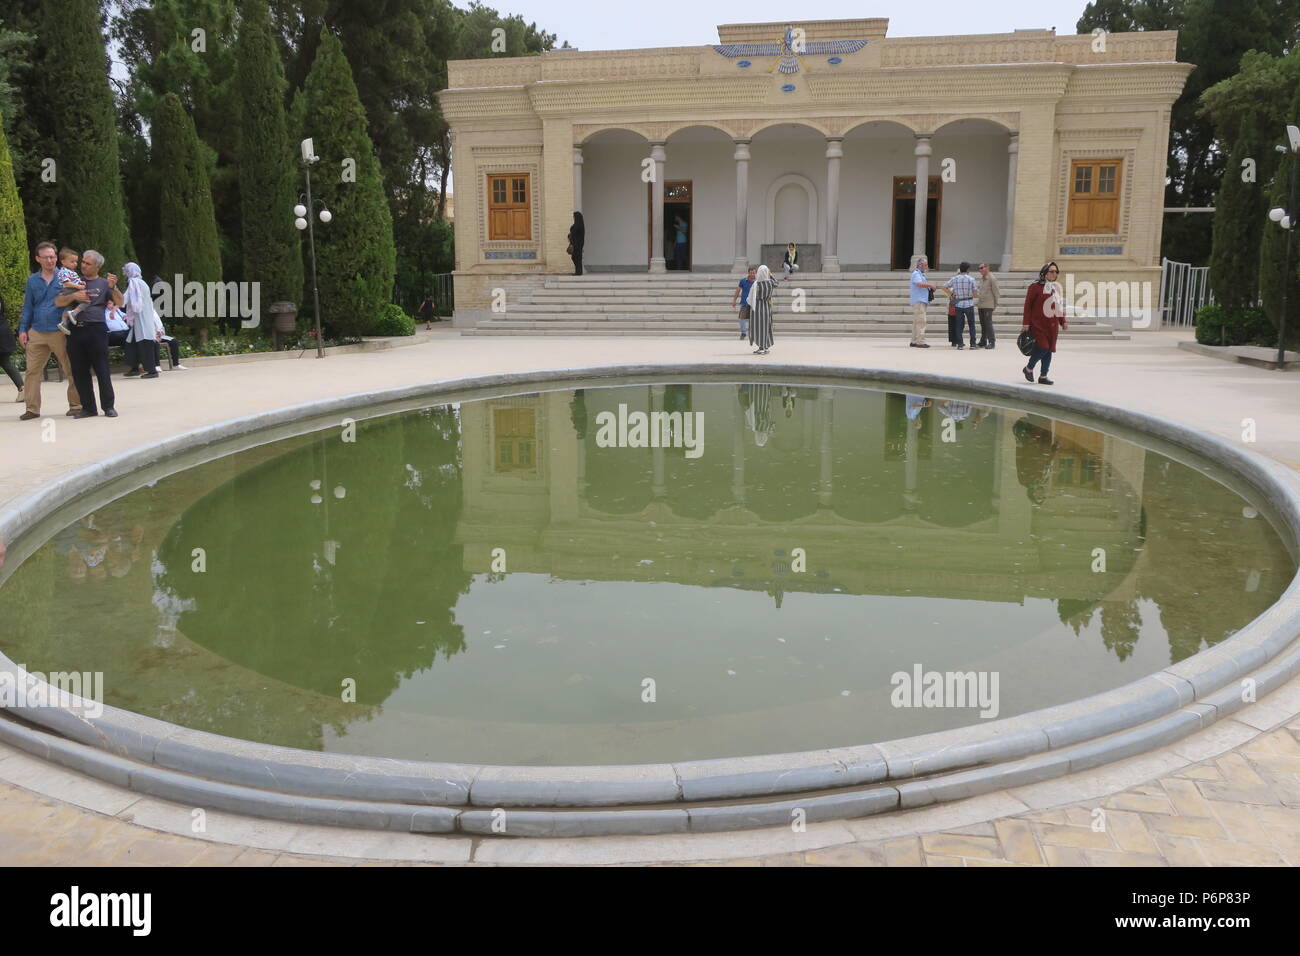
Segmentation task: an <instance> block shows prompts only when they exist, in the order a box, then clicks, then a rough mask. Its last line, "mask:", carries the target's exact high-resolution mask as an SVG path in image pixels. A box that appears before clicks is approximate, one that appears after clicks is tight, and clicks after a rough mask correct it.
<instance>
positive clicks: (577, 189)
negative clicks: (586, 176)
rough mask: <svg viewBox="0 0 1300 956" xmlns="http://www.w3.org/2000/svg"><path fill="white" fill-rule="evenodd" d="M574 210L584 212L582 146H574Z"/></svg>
mask: <svg viewBox="0 0 1300 956" xmlns="http://www.w3.org/2000/svg"><path fill="white" fill-rule="evenodd" d="M573 211H574V212H582V147H581V146H575V147H573Z"/></svg>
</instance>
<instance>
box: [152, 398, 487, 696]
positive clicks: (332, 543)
mask: <svg viewBox="0 0 1300 956" xmlns="http://www.w3.org/2000/svg"><path fill="white" fill-rule="evenodd" d="M314 482H319V485H316V486H313V483H314ZM313 496H316V497H318V498H319V499H321V500H319V501H318V502H317V503H313V500H312V499H313ZM461 500H462V496H461V465H460V428H459V421H458V418H457V415H456V412H455V411H454V410H453V409H451V408H446V407H440V408H434V409H426V410H424V411H421V412H419V413H411V414H406V415H401V416H396V417H392V418H386V419H381V420H379V421H375V422H370V423H363V424H362V425H359V426H358V433H357V440H356V442H355V443H346V442H342V441H340V438H339V435H338V434H337V433H331V434H329V436H328V437H325V438H322V439H320V440H319V441H317V442H316V443H315V444H313V445H310V446H308V447H306V448H303V449H301V450H299V451H297V452H293V453H290V454H286V455H283V456H281V457H279V458H276V459H273V460H271V461H269V462H267V463H265V464H264V465H261V466H260V467H257V468H254V469H251V470H250V471H247V472H245V473H243V474H241V475H239V476H238V477H236V478H235V479H234V480H232V481H230V482H228V483H227V484H225V485H223V486H222V487H220V488H218V489H217V490H216V491H214V492H212V493H211V494H209V495H208V496H207V497H205V498H203V499H202V500H200V501H199V502H197V503H196V504H195V505H194V506H193V507H191V508H190V509H189V510H188V511H186V513H185V514H184V516H183V517H182V518H181V520H180V521H178V522H177V523H176V525H175V527H174V529H173V531H172V533H171V535H169V537H168V539H167V540H166V541H165V542H164V543H163V546H162V547H161V548H160V551H159V556H160V560H161V562H162V564H163V566H164V568H165V570H164V571H163V572H162V574H161V575H159V584H160V586H161V587H163V588H165V589H167V590H168V591H170V592H171V593H172V594H173V595H174V596H175V601H177V602H180V605H179V606H181V607H186V606H189V602H193V609H192V610H185V611H182V612H181V614H180V621H179V627H180V629H181V630H182V631H183V632H184V633H185V634H186V635H187V636H188V637H189V638H191V639H192V640H194V641H196V642H197V643H199V644H202V645H204V646H205V647H207V648H208V649H210V650H212V651H214V652H216V653H218V654H220V655H222V656H224V657H226V658H228V659H229V660H231V661H233V662H235V663H236V664H239V665H242V666H244V667H247V668H250V669H251V670H254V671H256V672H257V673H260V674H264V675H266V676H268V677H270V678H273V679H276V680H280V681H283V682H284V683H286V684H290V685H293V686H296V687H301V688H305V689H308V690H311V691H315V692H317V693H319V694H322V695H325V696H327V697H330V698H333V699H335V700H337V699H338V697H339V695H340V689H341V682H342V681H343V680H344V679H345V678H352V679H354V680H355V681H356V692H357V701H358V703H361V704H381V703H383V702H384V701H385V700H386V699H387V698H388V696H389V695H390V694H391V693H392V692H393V690H394V689H395V688H396V687H397V686H398V685H399V684H400V682H401V680H402V679H403V678H404V677H410V676H411V675H412V674H414V673H415V672H416V671H418V670H423V669H425V668H427V667H429V666H430V665H432V663H433V662H434V661H435V660H436V658H437V656H438V654H439V653H441V654H442V655H443V656H444V657H450V656H451V655H452V654H455V653H458V652H459V651H461V650H462V649H463V648H464V646H465V644H464V635H463V632H462V629H461V626H460V625H459V624H457V623H456V622H455V616H454V610H453V609H454V607H455V604H456V602H457V600H458V598H459V596H460V595H461V594H463V593H466V592H467V591H468V588H469V583H470V576H469V574H467V573H466V572H465V571H464V570H463V562H462V556H461V549H460V547H459V546H458V545H456V544H455V543H454V542H455V529H456V524H457V521H458V518H459V513H460V508H461ZM195 547H204V548H205V549H206V550H207V554H208V571H207V573H204V574H193V573H191V572H190V567H189V565H190V553H191V549H192V548H195ZM331 559H332V560H331ZM417 622H422V623H417Z"/></svg>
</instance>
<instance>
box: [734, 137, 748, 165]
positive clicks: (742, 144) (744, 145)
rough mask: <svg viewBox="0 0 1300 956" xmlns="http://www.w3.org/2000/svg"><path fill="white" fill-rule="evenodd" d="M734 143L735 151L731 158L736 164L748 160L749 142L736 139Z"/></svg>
mask: <svg viewBox="0 0 1300 956" xmlns="http://www.w3.org/2000/svg"><path fill="white" fill-rule="evenodd" d="M735 143H736V151H735V152H734V153H733V154H732V156H731V158H732V159H734V160H736V162H743V161H745V160H748V159H749V158H750V156H749V140H747V139H738V140H735Z"/></svg>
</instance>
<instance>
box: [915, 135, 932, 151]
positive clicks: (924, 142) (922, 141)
mask: <svg viewBox="0 0 1300 956" xmlns="http://www.w3.org/2000/svg"><path fill="white" fill-rule="evenodd" d="M930 136H931V134H930V133H917V134H916V145H915V146H914V147H913V148H912V155H913V156H929V155H930Z"/></svg>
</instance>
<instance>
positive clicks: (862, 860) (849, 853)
mask: <svg viewBox="0 0 1300 956" xmlns="http://www.w3.org/2000/svg"><path fill="white" fill-rule="evenodd" d="M803 860H804V863H806V864H808V865H809V866H884V865H885V854H884V852H883V851H882V850H881V849H879V848H877V847H869V846H861V845H859V844H857V843H849V844H847V845H845V846H832V847H827V848H826V849H824V850H808V851H806V852H805V853H804V855H803Z"/></svg>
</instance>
